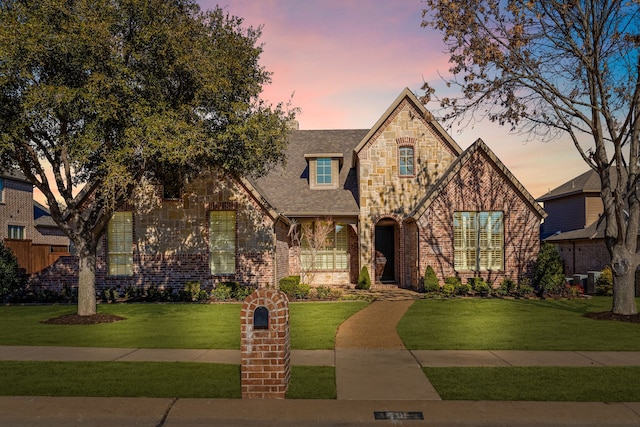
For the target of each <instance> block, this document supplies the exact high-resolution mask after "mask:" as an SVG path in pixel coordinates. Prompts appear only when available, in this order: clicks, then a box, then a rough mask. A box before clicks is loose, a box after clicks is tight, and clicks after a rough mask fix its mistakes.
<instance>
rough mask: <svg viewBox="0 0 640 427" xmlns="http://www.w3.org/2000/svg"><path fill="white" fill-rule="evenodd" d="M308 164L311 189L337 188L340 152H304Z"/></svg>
mask: <svg viewBox="0 0 640 427" xmlns="http://www.w3.org/2000/svg"><path fill="white" fill-rule="evenodd" d="M304 157H305V158H306V159H307V162H308V165H309V187H310V188H311V189H313V190H333V189H336V188H338V180H339V176H340V166H342V158H343V155H342V153H318V154H305V155H304Z"/></svg>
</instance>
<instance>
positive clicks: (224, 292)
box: [211, 282, 233, 301]
mask: <svg viewBox="0 0 640 427" xmlns="http://www.w3.org/2000/svg"><path fill="white" fill-rule="evenodd" d="M211 296H212V297H213V299H215V300H216V301H228V300H230V299H232V297H233V288H232V287H231V286H230V285H228V284H226V283H225V282H221V283H218V284H217V285H216V287H215V288H213V291H211Z"/></svg>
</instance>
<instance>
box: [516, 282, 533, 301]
mask: <svg viewBox="0 0 640 427" xmlns="http://www.w3.org/2000/svg"><path fill="white" fill-rule="evenodd" d="M534 293H535V289H534V288H533V286H531V285H529V283H528V282H526V281H525V282H520V283H519V284H518V290H517V291H516V295H517V296H519V297H530V296H532V295H533V294H534Z"/></svg>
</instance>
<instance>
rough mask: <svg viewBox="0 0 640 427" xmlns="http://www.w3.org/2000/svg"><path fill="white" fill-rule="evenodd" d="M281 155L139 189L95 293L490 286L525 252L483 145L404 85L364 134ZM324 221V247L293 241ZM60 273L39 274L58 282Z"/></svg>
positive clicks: (512, 203) (536, 233)
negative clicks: (285, 283)
mask: <svg viewBox="0 0 640 427" xmlns="http://www.w3.org/2000/svg"><path fill="white" fill-rule="evenodd" d="M286 155H287V161H286V164H285V165H284V166H283V167H279V168H276V169H275V170H273V171H272V172H270V173H269V174H268V175H267V176H265V177H262V178H259V179H234V178H232V177H229V176H222V175H221V174H219V173H217V172H215V171H212V172H210V173H206V174H203V175H202V176H200V177H199V178H198V179H196V180H193V181H192V182H188V183H186V184H185V185H184V187H183V188H182V191H181V192H180V196H179V197H176V196H177V195H176V194H175V191H174V190H175V186H172V187H173V188H174V189H173V190H172V191H171V193H172V197H175V198H173V199H170V198H168V197H169V196H170V195H169V194H166V195H163V193H164V191H163V188H162V187H161V186H153V185H150V184H149V185H148V186H147V190H146V191H144V192H143V193H141V194H139V195H137V196H136V197H135V203H133V204H132V205H131V206H126V207H125V208H123V209H122V210H121V211H119V212H117V213H116V214H115V215H114V217H113V219H112V220H111V221H110V223H109V227H108V230H107V233H106V236H105V238H104V240H103V244H102V245H101V246H100V251H99V257H98V265H97V277H96V283H97V286H98V287H99V288H103V287H109V286H144V285H156V286H160V285H164V286H174V287H181V286H183V285H184V284H185V283H186V282H187V281H192V280H197V281H200V282H201V283H202V284H203V285H204V286H212V285H215V284H216V283H218V282H222V281H237V282H240V283H242V284H248V285H254V286H266V285H276V284H277V283H278V280H279V279H280V278H282V277H285V276H288V275H293V274H300V273H302V274H303V279H304V280H305V281H308V282H312V284H314V285H319V284H324V285H348V284H353V283H355V282H356V281H357V278H358V274H359V272H360V270H361V268H362V267H367V269H368V271H369V273H370V275H371V276H372V277H374V272H375V271H376V264H375V263H376V259H384V260H385V261H386V262H385V264H384V269H383V270H381V271H382V273H381V277H379V278H376V279H377V280H379V281H381V282H382V283H388V284H395V285H398V286H401V287H405V288H414V289H419V288H420V286H421V277H422V275H423V274H424V271H425V269H426V268H427V266H429V265H430V266H432V267H433V268H434V269H435V271H436V273H437V275H438V277H439V278H440V280H441V281H444V279H445V278H446V277H449V276H458V277H460V278H461V279H462V280H466V279H467V278H469V277H473V276H482V277H484V278H486V279H488V280H490V281H492V282H498V281H500V280H502V279H503V278H505V277H510V278H513V279H516V280H517V279H518V278H520V277H522V276H524V275H526V274H527V271H528V268H529V266H530V264H531V262H532V261H533V260H535V258H536V255H537V253H538V250H539V242H540V240H539V239H540V221H541V220H542V218H543V217H544V216H545V212H544V211H543V210H542V208H541V207H540V206H539V205H538V204H537V202H536V201H535V200H534V199H533V197H531V195H530V194H529V193H528V192H527V191H526V190H525V189H524V188H523V187H522V185H520V183H519V182H518V181H517V180H516V179H515V177H514V176H513V175H512V174H511V173H510V172H509V170H508V169H507V168H506V167H505V165H503V164H502V162H501V161H500V160H499V159H498V158H497V157H496V156H495V154H494V153H493V152H492V151H491V150H490V149H489V147H488V146H487V145H486V144H485V143H484V142H482V141H481V140H478V141H476V142H475V143H474V144H473V145H472V146H471V147H469V148H468V149H467V150H464V151H463V150H462V149H461V148H460V147H459V146H458V144H457V143H456V142H455V141H454V140H453V139H452V138H451V137H450V136H449V135H448V134H447V133H446V132H445V131H444V130H443V129H442V127H441V126H440V125H439V124H438V123H437V122H436V121H435V120H434V119H433V117H432V116H431V114H430V113H429V112H428V111H427V110H426V109H425V108H424V106H423V105H422V104H421V103H420V102H419V101H418V99H417V98H416V97H415V95H414V94H413V93H412V92H411V91H409V90H408V89H405V90H404V91H403V92H402V93H401V94H400V96H399V97H398V98H397V99H396V100H395V101H394V102H393V104H392V105H391V106H390V107H389V109H388V110H387V111H386V112H385V113H384V114H383V115H382V117H381V118H380V120H378V122H377V123H376V124H375V125H374V126H373V127H372V128H371V129H362V130H292V131H291V134H290V138H289V145H288V148H287V151H286ZM327 221H330V222H331V227H330V229H328V230H325V231H327V233H324V234H322V233H320V234H321V237H322V239H321V240H322V245H320V246H317V245H314V244H313V243H310V240H312V239H308V238H307V239H305V238H304V236H303V233H302V230H303V228H304V227H306V230H320V228H322V227H321V226H322V225H323V224H326V222H327ZM314 224H315V227H316V228H314ZM309 226H310V227H309ZM318 233H319V231H318ZM316 237H318V235H316ZM376 252H378V253H381V254H383V255H384V256H378V257H376ZM71 265H72V264H71V263H70V262H69V260H67V261H66V264H65V265H64V266H62V265H61V266H60V268H59V269H58V270H56V269H55V268H53V269H51V270H50V271H49V272H47V273H46V274H44V275H43V276H42V277H43V280H46V281H48V282H49V283H63V282H65V281H66V283H68V282H69V279H70V277H71V276H72V273H73V272H72V271H71V270H72V269H73V268H70V267H69V266H71ZM65 268H66V269H67V273H63V274H61V273H60V271H63V270H64V269H65ZM65 274H67V276H65Z"/></svg>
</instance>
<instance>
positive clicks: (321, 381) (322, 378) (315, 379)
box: [287, 366, 337, 399]
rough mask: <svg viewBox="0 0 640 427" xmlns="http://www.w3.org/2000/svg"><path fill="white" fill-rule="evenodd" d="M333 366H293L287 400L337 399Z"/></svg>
mask: <svg viewBox="0 0 640 427" xmlns="http://www.w3.org/2000/svg"><path fill="white" fill-rule="evenodd" d="M336 397H337V391H336V370H335V368H334V367H333V366H292V367H291V381H290V382H289V389H288V390H287V399H335V398H336Z"/></svg>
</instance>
